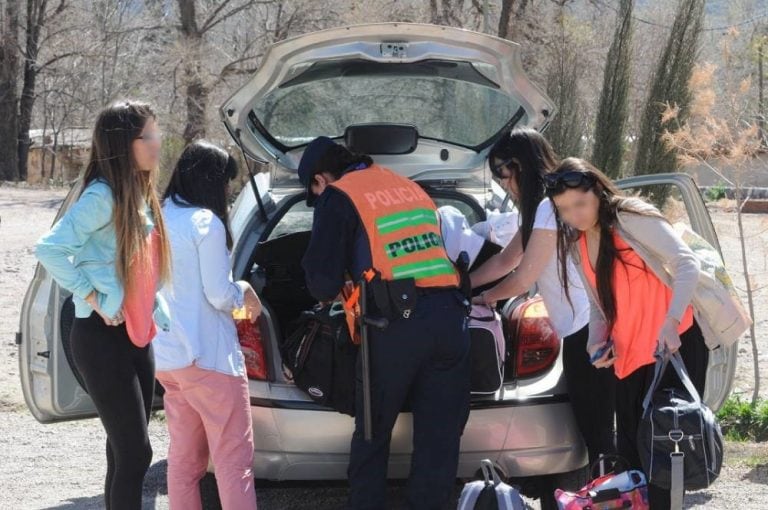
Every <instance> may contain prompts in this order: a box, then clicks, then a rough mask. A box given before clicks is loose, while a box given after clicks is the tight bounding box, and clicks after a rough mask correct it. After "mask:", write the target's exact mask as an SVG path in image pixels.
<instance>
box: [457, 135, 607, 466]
mask: <svg viewBox="0 0 768 510" xmlns="http://www.w3.org/2000/svg"><path fill="white" fill-rule="evenodd" d="M488 159H489V164H490V167H491V172H492V174H493V177H494V179H495V180H496V182H497V183H498V184H499V185H500V186H501V187H502V188H503V189H504V190H505V191H506V192H507V193H509V195H510V197H511V198H512V200H513V201H514V202H515V204H516V206H517V208H518V210H519V212H520V222H521V226H520V230H519V231H518V233H517V234H516V235H515V237H514V238H513V239H512V241H511V242H510V243H509V244H508V245H507V247H506V248H505V249H504V250H503V251H502V252H501V253H499V254H497V255H495V256H493V257H492V258H490V259H489V260H488V261H487V262H486V263H485V264H483V265H482V266H481V267H480V268H478V269H477V270H475V271H473V272H472V274H471V275H470V278H471V280H472V287H473V288H477V287H480V286H482V285H485V284H487V283H489V282H493V281H496V280H498V279H499V278H503V280H502V281H501V282H499V283H498V284H497V285H495V286H494V287H492V288H490V289H488V290H485V291H483V292H482V293H481V294H480V295H479V296H478V297H476V298H475V300H474V301H475V303H485V304H488V305H494V304H495V303H496V302H497V301H500V300H504V299H508V298H512V297H515V296H518V295H520V294H523V293H525V292H528V290H530V289H531V288H532V287H533V286H534V285H536V286H537V288H538V292H539V294H540V295H541V297H542V300H543V301H544V305H545V306H546V308H547V311H548V313H549V318H550V321H551V322H552V325H553V326H554V328H555V330H556V331H557V333H558V335H559V336H560V337H561V338H563V369H564V373H565V378H566V381H567V383H568V392H569V394H570V400H571V404H572V407H573V412H574V415H575V417H576V422H577V424H578V427H579V431H580V432H581V434H582V437H583V438H584V442H585V443H586V446H587V452H588V454H589V461H590V463H592V462H594V461H596V460H597V459H598V458H599V456H600V455H601V454H609V453H613V451H614V433H613V415H614V409H613V406H614V397H613V384H614V377H613V374H612V373H611V372H610V371H609V370H600V369H597V368H595V367H594V366H592V365H591V364H590V362H589V358H588V356H587V355H586V352H585V350H586V345H587V337H588V328H587V325H588V323H589V299H588V298H587V294H586V292H585V290H584V289H583V288H582V285H581V284H580V283H579V282H578V280H575V281H574V282H571V285H570V288H571V292H570V295H567V294H566V293H565V292H564V290H563V285H562V283H561V281H560V275H559V273H558V264H557V254H556V253H557V223H556V220H555V211H554V209H553V206H552V204H551V202H550V200H549V199H548V198H546V196H545V192H544V176H545V175H546V174H547V173H548V172H550V171H552V170H553V169H554V168H555V167H556V166H557V161H556V156H555V153H554V151H553V150H552V147H551V146H550V145H549V142H547V140H546V139H545V138H544V137H543V136H542V135H541V134H540V133H539V132H537V131H535V130H532V129H517V130H514V131H512V132H511V133H510V134H509V136H505V137H503V138H502V139H501V140H499V141H498V142H497V143H496V145H494V146H493V148H492V149H491V152H490V154H489V156H488ZM568 264H569V265H571V263H570V262H568ZM513 270H514V271H513ZM571 273H573V271H571ZM596 395H599V398H596Z"/></svg>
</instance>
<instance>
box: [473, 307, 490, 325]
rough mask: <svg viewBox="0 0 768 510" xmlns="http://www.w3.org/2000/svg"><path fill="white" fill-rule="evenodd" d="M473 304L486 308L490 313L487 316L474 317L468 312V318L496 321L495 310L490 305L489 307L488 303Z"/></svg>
mask: <svg viewBox="0 0 768 510" xmlns="http://www.w3.org/2000/svg"><path fill="white" fill-rule="evenodd" d="M475 306H476V307H478V308H482V309H484V310H486V309H487V310H488V312H490V314H491V315H487V316H485V317H475V316H474V315H472V313H471V312H470V314H469V318H470V319H472V320H476V321H478V322H495V321H496V311H495V310H494V309H493V308H491V307H490V306H488V305H473V307H475Z"/></svg>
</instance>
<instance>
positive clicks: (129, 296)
mask: <svg viewBox="0 0 768 510" xmlns="http://www.w3.org/2000/svg"><path fill="white" fill-rule="evenodd" d="M147 248H148V249H149V267H145V266H146V265H145V264H142V263H141V261H140V260H139V259H138V257H134V258H133V260H132V261H131V274H130V277H129V280H128V282H129V283H128V285H127V287H126V289H125V300H124V301H123V315H124V316H125V327H126V329H127V330H128V336H129V337H130V339H131V342H133V344H134V345H136V346H137V347H145V346H146V345H147V344H149V342H151V341H152V339H153V338H154V337H155V334H156V333H157V328H156V326H155V321H154V318H153V311H154V307H155V293H156V292H157V283H158V281H159V277H160V275H159V269H160V235H159V234H158V232H157V229H152V232H150V233H149V235H148V236H147Z"/></svg>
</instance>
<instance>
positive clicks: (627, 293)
mask: <svg viewBox="0 0 768 510" xmlns="http://www.w3.org/2000/svg"><path fill="white" fill-rule="evenodd" d="M613 242H614V244H615V246H616V249H617V250H618V252H619V258H620V259H621V261H617V263H616V264H615V266H614V269H613V293H614V297H615V301H616V322H615V324H614V325H613V329H612V330H611V336H612V337H613V341H614V352H615V355H616V362H615V363H614V365H613V368H614V371H615V372H616V377H618V378H619V379H624V378H625V377H627V376H628V375H630V374H631V373H632V372H634V371H635V370H637V369H638V368H640V367H642V366H644V365H648V364H651V363H655V361H656V360H655V359H654V357H653V354H654V352H655V351H656V348H657V345H658V333H659V330H661V326H662V325H663V324H664V320H665V319H666V317H667V311H668V310H669V304H670V302H671V301H672V289H670V288H669V287H667V286H666V285H664V283H662V281H661V280H659V278H658V277H657V276H656V275H655V274H654V273H653V271H652V270H651V269H650V268H648V267H647V266H646V265H645V263H644V262H643V259H641V258H640V256H639V255H638V254H637V253H636V252H635V251H634V250H633V249H632V248H631V247H630V246H629V245H628V244H627V243H626V242H625V241H624V240H623V239H622V238H621V237H620V236H619V235H618V234H617V233H614V234H613ZM579 249H580V251H581V260H582V261H583V264H584V274H585V275H586V277H587V281H588V282H589V284H590V285H591V286H592V287H593V288H595V289H596V288H597V285H596V276H595V271H594V268H593V267H592V264H591V263H590V261H589V254H588V252H587V239H586V236H585V235H584V234H582V235H581V238H580V239H579ZM595 294H597V293H596V292H595ZM691 326H693V308H691V307H690V306H688V308H686V310H685V313H684V314H683V317H682V320H681V321H680V326H679V327H678V329H677V331H678V332H679V333H683V332H685V331H687V330H688V329H689V328H690V327H691Z"/></svg>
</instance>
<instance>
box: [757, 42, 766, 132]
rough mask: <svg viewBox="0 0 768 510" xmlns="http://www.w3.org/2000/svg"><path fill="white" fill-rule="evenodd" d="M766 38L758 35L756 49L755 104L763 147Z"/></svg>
mask: <svg viewBox="0 0 768 510" xmlns="http://www.w3.org/2000/svg"><path fill="white" fill-rule="evenodd" d="M766 37H767V36H765V35H760V42H759V45H758V47H757V90H758V102H757V110H758V112H757V118H758V119H759V120H758V123H759V125H760V142H761V143H762V144H763V146H765V145H766V139H765V87H764V76H763V58H764V57H765V53H764V51H765V38H766Z"/></svg>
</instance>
